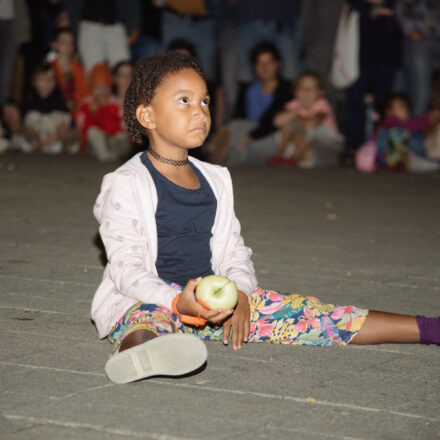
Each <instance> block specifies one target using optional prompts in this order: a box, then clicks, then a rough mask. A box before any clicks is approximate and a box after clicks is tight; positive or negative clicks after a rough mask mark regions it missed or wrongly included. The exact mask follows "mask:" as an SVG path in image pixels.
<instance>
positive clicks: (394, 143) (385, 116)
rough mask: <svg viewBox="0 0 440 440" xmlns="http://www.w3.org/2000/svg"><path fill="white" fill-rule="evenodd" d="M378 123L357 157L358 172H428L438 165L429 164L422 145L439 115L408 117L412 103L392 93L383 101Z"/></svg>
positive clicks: (428, 139) (439, 119) (428, 114)
mask: <svg viewBox="0 0 440 440" xmlns="http://www.w3.org/2000/svg"><path fill="white" fill-rule="evenodd" d="M382 107H383V108H382V111H381V120H380V121H379V123H378V124H377V128H376V130H375V132H374V134H373V136H372V137H371V139H369V140H368V141H367V142H366V144H364V145H363V146H362V147H361V148H360V149H359V150H358V152H357V153H356V166H357V168H358V169H359V170H360V171H367V172H369V171H375V170H391V171H395V170H400V171H414V172H430V171H437V170H438V169H440V164H439V163H438V162H436V161H432V160H430V159H429V158H428V157H427V156H429V155H428V154H427V151H426V148H425V145H426V144H427V143H429V142H430V136H429V133H430V132H432V131H434V129H435V127H436V126H438V125H439V123H440V111H439V110H438V109H437V110H431V111H429V112H427V113H425V114H424V115H422V116H418V117H415V118H413V117H411V103H410V101H409V98H408V97H407V96H406V95H404V94H402V93H391V94H390V95H389V96H388V97H387V98H386V99H385V101H384V103H383V106H382Z"/></svg>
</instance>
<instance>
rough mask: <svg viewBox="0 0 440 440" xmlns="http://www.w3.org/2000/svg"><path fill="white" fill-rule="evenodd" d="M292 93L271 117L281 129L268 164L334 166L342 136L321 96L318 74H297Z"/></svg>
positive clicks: (321, 86) (327, 104)
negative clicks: (279, 109)
mask: <svg viewBox="0 0 440 440" xmlns="http://www.w3.org/2000/svg"><path fill="white" fill-rule="evenodd" d="M294 94H295V98H294V99H293V100H292V101H290V102H288V103H287V104H286V105H285V107H284V110H283V111H281V112H279V113H278V114H277V115H276V116H275V118H274V121H273V122H274V125H275V126H276V127H278V128H279V129H281V140H280V144H279V147H278V151H277V154H276V155H275V156H273V157H271V158H269V160H268V163H269V164H272V165H291V166H295V165H297V166H299V167H302V168H314V167H318V166H319V167H322V166H330V165H335V164H336V162H337V158H338V155H339V153H340V152H341V150H342V143H343V136H342V135H341V134H340V133H339V131H338V127H337V125H336V121H335V118H334V116H333V111H332V109H331V106H330V104H329V102H328V101H327V100H326V99H325V98H324V96H323V94H324V91H323V84H322V81H321V78H320V77H319V75H318V74H316V73H314V72H311V71H308V72H304V73H302V74H301V75H299V76H298V77H297V78H296V80H295V83H294Z"/></svg>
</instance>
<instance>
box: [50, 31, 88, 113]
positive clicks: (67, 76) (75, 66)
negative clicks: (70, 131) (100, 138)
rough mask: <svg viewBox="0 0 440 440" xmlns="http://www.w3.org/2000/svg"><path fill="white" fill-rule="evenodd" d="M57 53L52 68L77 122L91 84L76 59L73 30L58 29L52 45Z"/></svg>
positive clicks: (65, 100)
mask: <svg viewBox="0 0 440 440" xmlns="http://www.w3.org/2000/svg"><path fill="white" fill-rule="evenodd" d="M51 47H52V49H53V50H54V51H55V54H56V55H55V56H56V57H55V59H54V60H53V61H52V62H51V65H52V68H53V69H54V71H55V75H56V78H57V81H58V85H59V87H60V89H61V93H62V95H63V99H64V102H65V104H66V106H67V108H68V110H69V112H70V115H71V116H72V118H73V120H76V114H77V112H78V109H79V106H80V105H81V103H82V101H83V100H84V99H85V98H87V96H89V93H90V90H89V84H88V80H87V75H86V72H85V70H84V68H83V66H82V65H81V64H80V63H79V61H78V60H77V59H76V54H75V36H74V34H73V32H72V30H71V29H69V28H61V29H58V30H57V32H56V34H55V37H54V39H53V41H52V44H51Z"/></svg>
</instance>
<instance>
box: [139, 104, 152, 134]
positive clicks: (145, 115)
mask: <svg viewBox="0 0 440 440" xmlns="http://www.w3.org/2000/svg"><path fill="white" fill-rule="evenodd" d="M136 118H137V120H138V121H139V123H140V124H141V125H142V127H145V128H147V129H148V130H153V129H154V128H156V124H155V123H154V121H153V109H152V108H151V106H149V105H138V107H137V109H136Z"/></svg>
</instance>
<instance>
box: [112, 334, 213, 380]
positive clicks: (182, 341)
mask: <svg viewBox="0 0 440 440" xmlns="http://www.w3.org/2000/svg"><path fill="white" fill-rule="evenodd" d="M207 357H208V352H207V350H206V346H205V344H204V343H203V341H201V340H200V339H199V338H197V337H196V336H192V335H185V334H180V333H173V334H170V335H164V336H159V337H156V338H153V339H151V340H149V341H147V342H144V343H143V344H140V345H136V346H135V347H132V348H129V349H127V350H124V351H122V352H119V353H117V354H115V355H114V356H112V357H111V358H110V359H109V360H108V361H107V363H106V364H105V374H106V375H107V377H108V378H109V379H110V380H111V381H112V382H115V383H129V382H134V381H136V380H140V379H145V378H147V377H151V376H181V375H182V374H187V373H190V372H191V371H194V370H196V369H197V368H199V367H201V366H202V365H203V364H204V363H205V362H206V359H207Z"/></svg>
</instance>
